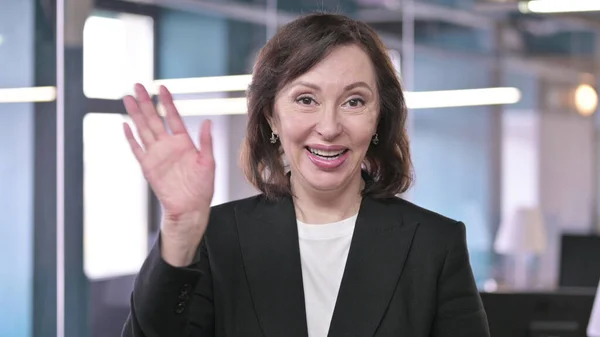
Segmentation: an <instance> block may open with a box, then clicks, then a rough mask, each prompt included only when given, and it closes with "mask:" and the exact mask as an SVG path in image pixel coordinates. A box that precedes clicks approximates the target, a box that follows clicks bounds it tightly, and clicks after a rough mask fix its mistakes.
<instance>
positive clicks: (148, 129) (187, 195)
mask: <svg viewBox="0 0 600 337" xmlns="http://www.w3.org/2000/svg"><path fill="white" fill-rule="evenodd" d="M160 99H161V102H162V103H163V105H164V107H165V109H166V111H167V114H166V120H167V122H168V125H169V127H170V129H171V133H168V132H167V130H166V128H165V125H164V123H163V121H162V120H161V118H160V117H159V116H158V113H157V112H156V109H155V107H154V103H153V102H152V101H151V99H150V96H149V95H148V92H147V91H146V89H145V88H144V87H143V86H142V85H139V84H138V85H136V98H135V99H134V98H133V97H131V96H128V97H125V99H124V103H125V107H126V109H127V112H128V114H129V115H130V116H131V118H132V120H133V122H134V123H135V125H136V127H137V130H138V133H139V136H140V139H141V141H142V144H143V145H144V148H142V146H140V144H139V143H138V142H137V140H136V139H135V138H134V136H133V132H132V131H131V128H130V127H129V125H128V124H125V125H124V131H125V136H126V138H127V140H128V142H129V145H130V147H131V150H132V152H133V153H134V155H135V157H136V159H137V160H138V162H139V163H140V166H141V168H142V171H143V173H144V176H145V177H146V180H147V181H148V183H150V186H151V187H152V190H153V191H154V193H155V194H156V196H157V198H158V200H159V201H160V203H161V205H162V207H163V212H164V216H165V217H167V218H169V219H170V220H179V219H181V218H184V217H186V216H188V215H191V214H197V213H204V214H202V215H203V216H204V217H205V216H206V215H207V213H208V212H209V207H210V203H211V200H212V196H213V192H214V175H215V162H214V158H213V154H212V140H211V135H210V122H207V121H205V122H204V123H203V124H202V130H201V132H200V149H197V148H196V146H195V145H194V143H193V142H192V139H191V138H190V136H189V134H188V132H187V129H186V128H185V126H184V123H183V121H182V119H181V116H180V115H179V113H178V112H177V109H176V108H175V106H174V104H173V99H172V97H171V94H170V93H169V92H168V90H167V89H166V88H165V87H161V90H160ZM193 218H197V216H194V217H193Z"/></svg>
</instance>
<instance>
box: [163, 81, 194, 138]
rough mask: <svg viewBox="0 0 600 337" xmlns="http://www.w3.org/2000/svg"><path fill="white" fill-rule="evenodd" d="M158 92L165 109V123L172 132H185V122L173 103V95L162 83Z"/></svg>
mask: <svg viewBox="0 0 600 337" xmlns="http://www.w3.org/2000/svg"><path fill="white" fill-rule="evenodd" d="M158 92H159V94H160V102H161V103H162V105H163V106H164V107H165V110H166V111H167V123H168V125H169V128H170V129H171V132H173V134H178V133H187V130H186V128H185V124H184V123H183V120H182V119H181V115H179V112H178V111H177V108H176V107H175V104H174V103H173V96H172V95H171V93H170V92H169V90H168V89H167V88H166V87H165V86H164V85H161V86H160V89H159V90H158Z"/></svg>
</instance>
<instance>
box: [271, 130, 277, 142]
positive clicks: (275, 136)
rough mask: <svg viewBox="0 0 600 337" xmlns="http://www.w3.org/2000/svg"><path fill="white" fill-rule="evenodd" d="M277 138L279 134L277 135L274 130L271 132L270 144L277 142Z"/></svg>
mask: <svg viewBox="0 0 600 337" xmlns="http://www.w3.org/2000/svg"><path fill="white" fill-rule="evenodd" d="M277 139H279V136H277V134H276V133H275V132H271V138H270V140H271V144H275V143H277Z"/></svg>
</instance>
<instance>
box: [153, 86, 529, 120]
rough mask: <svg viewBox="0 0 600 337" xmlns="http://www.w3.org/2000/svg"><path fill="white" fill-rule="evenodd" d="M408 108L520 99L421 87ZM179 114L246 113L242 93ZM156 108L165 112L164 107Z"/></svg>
mask: <svg viewBox="0 0 600 337" xmlns="http://www.w3.org/2000/svg"><path fill="white" fill-rule="evenodd" d="M405 96H406V103H407V106H408V108H409V109H431V108H449V107H466V106H486V105H498V104H514V103H517V102H519V101H520V100H521V91H520V90H519V89H517V88H512V87H506V88H484V89H465V90H444V91H423V92H407V93H405ZM174 103H175V106H176V107H177V110H178V111H179V113H180V114H181V115H182V116H205V115H243V114H246V113H247V102H246V98H245V97H239V98H211V99H190V100H175V102H174ZM158 111H159V113H160V114H161V115H163V116H164V115H165V110H164V107H162V106H161V105H159V107H158Z"/></svg>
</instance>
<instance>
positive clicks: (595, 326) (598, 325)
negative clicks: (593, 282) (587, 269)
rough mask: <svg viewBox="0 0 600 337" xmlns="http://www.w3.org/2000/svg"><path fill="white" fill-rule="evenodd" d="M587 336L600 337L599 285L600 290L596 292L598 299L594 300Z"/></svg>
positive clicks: (599, 286) (599, 285)
mask: <svg viewBox="0 0 600 337" xmlns="http://www.w3.org/2000/svg"><path fill="white" fill-rule="evenodd" d="M587 335H588V337H600V284H598V290H597V291H596V299H595V300H594V307H593V309H592V315H591V316H590V322H589V324H588V328H587Z"/></svg>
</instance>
